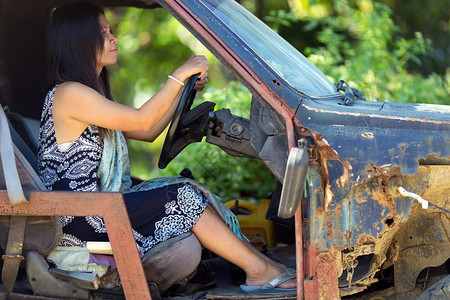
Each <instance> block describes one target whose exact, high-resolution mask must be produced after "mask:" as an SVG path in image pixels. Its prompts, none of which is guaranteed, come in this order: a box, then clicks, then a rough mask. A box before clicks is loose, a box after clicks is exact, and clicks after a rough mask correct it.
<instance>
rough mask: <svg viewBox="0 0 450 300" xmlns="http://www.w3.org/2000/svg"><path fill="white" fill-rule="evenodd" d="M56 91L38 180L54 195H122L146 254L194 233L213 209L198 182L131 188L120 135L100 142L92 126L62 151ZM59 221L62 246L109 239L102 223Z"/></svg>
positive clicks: (48, 107) (44, 125)
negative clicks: (55, 192)
mask: <svg viewBox="0 0 450 300" xmlns="http://www.w3.org/2000/svg"><path fill="white" fill-rule="evenodd" d="M57 87H58V86H55V87H54V88H53V89H52V90H51V91H49V93H48V94H47V96H46V98H45V102H44V107H43V111H42V117H41V128H40V133H39V151H38V161H39V176H40V178H41V180H42V181H43V182H44V184H45V186H46V187H47V188H48V189H49V190H72V191H81V192H88V191H111V192H117V191H120V192H123V193H124V200H125V205H126V207H127V210H128V214H129V216H130V220H131V225H132V227H133V233H134V237H135V239H136V242H137V243H138V244H139V246H140V247H141V250H143V251H144V252H146V251H148V250H149V249H151V248H152V247H153V246H155V245H156V244H158V243H159V242H162V241H165V240H167V239H168V238H170V237H172V236H175V235H178V234H181V233H184V232H186V231H189V230H191V229H192V227H193V226H194V225H195V223H196V222H197V220H198V218H199V217H200V215H201V214H202V213H203V211H204V210H205V208H206V206H207V205H208V199H207V196H205V195H204V193H202V190H201V189H199V188H198V186H196V183H194V184H188V183H186V182H185V181H183V180H177V179H175V178H173V179H171V178H167V179H164V178H160V179H154V180H149V181H146V182H143V183H141V184H139V185H138V186H134V187H133V186H131V177H130V168H129V161H128V153H127V149H126V143H125V139H124V137H123V134H122V133H121V132H118V131H110V132H109V133H108V135H107V136H106V137H105V138H103V139H101V138H100V135H99V130H98V128H97V126H95V125H89V126H88V127H87V128H86V129H85V130H84V131H83V133H82V134H81V135H80V137H79V138H78V139H77V140H75V141H73V142H72V143H71V144H70V145H69V146H68V147H66V149H63V150H61V149H60V147H58V144H57V142H56V137H55V129H54V123H53V116H52V103H53V95H54V93H55V91H56V89H57ZM203 191H204V190H203ZM60 218H61V223H62V225H63V238H62V241H61V244H60V245H62V246H86V242H87V241H107V240H108V236H107V232H106V228H105V224H104V222H103V219H102V218H99V217H73V216H61V217H60Z"/></svg>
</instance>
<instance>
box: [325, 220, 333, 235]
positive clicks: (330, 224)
mask: <svg viewBox="0 0 450 300" xmlns="http://www.w3.org/2000/svg"><path fill="white" fill-rule="evenodd" d="M326 225H327V237H328V238H330V239H332V238H333V236H334V232H333V227H334V226H333V222H332V221H329V220H327V221H326Z"/></svg>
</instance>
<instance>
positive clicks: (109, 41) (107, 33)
mask: <svg viewBox="0 0 450 300" xmlns="http://www.w3.org/2000/svg"><path fill="white" fill-rule="evenodd" d="M99 22H100V29H101V30H102V34H103V38H104V46H103V52H101V53H99V55H98V56H97V72H98V73H99V74H100V72H101V70H102V68H103V67H104V66H108V65H112V64H115V63H116V62H117V53H118V49H117V38H116V37H115V36H114V35H113V34H112V32H111V26H110V25H109V23H108V20H106V17H105V16H104V15H103V14H100V15H99Z"/></svg>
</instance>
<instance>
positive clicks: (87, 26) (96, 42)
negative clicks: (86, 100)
mask: <svg viewBox="0 0 450 300" xmlns="http://www.w3.org/2000/svg"><path fill="white" fill-rule="evenodd" d="M100 14H103V15H104V11H103V9H101V8H100V7H97V6H95V5H93V4H91V3H75V4H71V5H65V6H60V7H58V8H56V9H55V10H54V11H53V14H52V16H51V18H50V23H49V28H48V34H47V59H48V83H49V89H51V88H52V87H53V86H55V85H56V84H60V83H63V82H66V81H76V82H80V83H82V84H84V85H87V86H89V87H91V88H93V89H94V90H96V91H97V92H99V93H100V94H102V95H103V96H105V97H106V98H108V99H110V100H112V96H111V89H110V85H109V74H108V70H107V69H106V67H103V69H102V71H101V73H100V76H99V75H98V74H97V69H96V66H97V55H98V54H99V53H102V52H103V48H104V36H103V34H102V30H101V28H100V22H99V15H100ZM101 131H103V130H101Z"/></svg>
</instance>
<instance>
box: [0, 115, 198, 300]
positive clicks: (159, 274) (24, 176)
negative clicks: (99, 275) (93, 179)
mask: <svg viewBox="0 0 450 300" xmlns="http://www.w3.org/2000/svg"><path fill="white" fill-rule="evenodd" d="M2 114H3V110H1V112H0V115H2ZM3 115H4V114H3ZM8 117H9V118H10V119H11V120H13V121H11V122H10V124H9V126H6V128H5V126H1V128H0V130H7V131H9V132H10V136H11V140H12V144H13V149H14V156H15V161H16V165H17V168H16V169H17V171H18V174H19V178H20V181H21V187H22V188H23V191H24V195H25V196H26V197H27V198H28V197H29V196H30V195H31V194H32V192H31V191H32V190H45V188H44V187H43V184H42V182H41V181H40V180H39V178H38V176H37V173H36V169H37V157H36V150H37V147H36V148H35V149H33V144H32V143H33V141H35V142H36V141H37V135H38V131H36V128H38V127H39V126H38V125H39V121H37V120H32V119H27V118H22V117H21V116H20V115H17V114H11V113H8ZM3 122H6V121H3ZM11 123H13V124H14V126H12V125H11ZM0 124H1V123H0ZM5 124H6V123H3V124H2V125H5ZM15 128H19V130H20V131H21V134H19V133H18V132H17V131H16V130H15ZM33 128H34V130H33ZM30 129H31V130H30ZM30 133H31V134H32V135H31V136H27V137H26V139H24V138H22V136H24V135H28V134H30ZM4 139H5V138H3V135H2V136H1V139H0V148H1V147H2V146H3V144H5V143H6V144H7V143H8V142H7V140H4ZM30 145H31V147H30ZM35 145H36V146H37V144H36V143H35ZM3 156H4V155H3V153H2V162H4V161H5V160H4V157H3ZM3 165H4V164H1V166H2V167H1V168H0V195H1V193H2V192H3V193H4V194H5V191H1V190H4V189H7V191H8V192H9V190H10V184H8V181H7V179H6V178H5V176H4V173H6V172H3ZM41 194H44V193H41ZM45 194H46V195H48V196H49V197H48V198H53V197H51V196H55V195H58V196H60V198H62V199H60V200H63V198H64V197H69V195H72V198H73V197H74V196H78V195H80V194H82V195H83V198H93V196H94V195H97V197H95V198H98V199H96V200H95V201H102V199H103V198H117V194H119V193H71V192H62V193H60V192H45ZM113 194H114V195H115V196H116V197H112V196H111V195H113ZM119 195H120V194H119ZM41 196H43V195H41ZM0 198H1V197H0ZM37 198H38V199H41V201H43V203H42V204H45V203H46V201H50V202H52V201H53V199H52V200H48V199H46V200H43V199H45V197H37ZM69 198H70V197H69ZM78 198H80V197H79V196H78ZM120 198H122V197H121V195H120ZM10 200H11V197H10ZM85 200H86V199H85ZM38 201H39V200H38ZM55 201H56V200H55ZM67 201H74V200H70V199H66V200H64V202H65V203H66V204H67ZM88 201H89V202H86V203H92V202H95V201H90V200H88ZM105 201H110V200H105ZM111 201H112V200H111ZM0 202H1V201H0ZM31 202H32V201H30V203H25V204H19V205H18V206H17V207H24V206H30V205H31ZM34 202H35V201H34ZM119 202H120V199H119ZM60 204H61V203H60ZM121 204H122V208H120V209H118V211H119V213H118V214H120V210H121V209H122V210H123V209H124V208H125V205H124V204H123V198H122V199H121ZM58 205H59V204H58ZM108 205H110V206H114V207H116V204H108ZM5 206H7V204H5V203H0V211H1V212H0V246H1V248H2V249H3V251H4V252H5V255H4V258H5V264H4V265H5V266H6V265H10V266H9V267H6V269H5V268H4V269H3V272H2V278H3V284H4V286H5V290H6V291H7V292H11V291H12V289H13V287H14V282H15V279H16V276H17V271H11V269H17V268H18V266H19V264H20V263H21V260H22V259H23V255H25V254H27V253H28V254H27V262H26V265H27V272H28V271H29V269H32V270H31V272H32V274H37V276H35V277H38V278H35V277H33V278H28V281H29V283H30V286H31V287H32V289H33V291H34V292H35V293H37V294H41V295H44V296H53V297H71V298H81V299H86V297H89V291H88V290H87V289H86V288H84V287H82V288H79V287H77V286H74V284H70V286H69V285H67V284H69V283H68V282H67V281H63V280H59V279H57V278H55V277H54V276H53V275H50V276H49V272H48V265H47V264H46V262H45V260H44V259H43V257H45V256H46V255H48V254H49V253H50V252H51V251H52V250H53V249H54V248H55V247H56V245H57V244H58V243H59V240H60V237H61V224H60V222H59V218H58V217H57V215H65V214H67V215H83V214H82V213H81V214H80V212H78V214H75V213H66V211H64V213H65V214H64V213H61V209H60V207H59V206H56V207H55V211H54V212H52V211H47V212H46V214H48V215H50V216H46V217H40V216H28V217H27V216H26V215H30V214H32V213H30V212H23V211H21V213H22V214H24V215H25V216H11V215H12V214H13V213H11V212H14V214H15V213H16V212H15V210H16V209H15V207H14V206H12V207H11V208H8V209H3V210H2V207H5ZM41 206H42V205H41ZM44 206H45V205H44ZM62 206H64V204H62ZM75 206H76V205H75ZM93 206H95V204H93ZM98 206H100V208H101V207H104V206H103V205H101V204H100V205H98ZM119 206H120V205H119ZM64 209H69V205H65V208H64ZM64 209H63V210H64ZM71 209H72V210H73V208H71ZM93 209H97V211H101V212H97V213H98V214H96V215H99V216H103V215H101V213H106V214H107V212H103V211H102V210H100V209H99V207H94V208H93ZM25 210H26V208H25ZM31 210H32V209H31ZM49 210H51V209H49ZM69 210H70V209H69ZM57 211H58V212H59V213H58V212H57ZM8 212H10V213H8ZM89 212H90V213H91V211H89ZM92 213H96V212H95V211H93V212H92ZM121 214H122V215H125V216H121V217H126V218H128V215H127V214H126V209H125V212H122V213H121ZM116 215H117V214H116ZM103 217H104V218H105V224H106V225H107V219H110V221H109V223H112V222H111V217H109V216H103ZM116 219H117V220H115V222H116V223H118V224H113V225H110V227H114V228H112V229H111V228H108V235H109V238H110V241H111V245H112V246H113V252H114V257H115V259H116V263H117V266H118V271H119V275H120V276H121V282H122V286H123V289H124V292H125V296H126V297H127V299H133V298H135V299H143V298H150V295H149V293H148V292H146V291H145V290H147V291H148V286H147V282H146V281H145V285H146V287H145V288H141V287H142V282H143V281H142V278H141V275H142V273H141V272H140V270H139V267H140V268H141V269H142V265H143V266H144V269H145V270H144V272H143V273H144V275H145V276H146V277H147V280H148V281H152V282H154V283H156V285H157V286H158V288H159V290H160V292H161V291H165V290H166V289H167V288H168V287H170V286H171V285H172V284H174V283H182V282H186V281H187V279H188V278H189V277H190V276H192V274H193V273H195V270H196V268H197V266H198V264H199V263H200V260H201V246H200V243H199V242H198V240H197V238H196V237H195V236H194V235H193V234H192V233H190V232H189V233H186V234H184V235H180V236H177V237H174V238H172V239H169V240H167V241H166V242H163V243H160V244H159V245H158V246H157V247H154V249H151V251H149V252H147V253H146V254H145V255H144V256H143V258H142V263H141V261H140V260H139V265H140V266H139V267H136V261H134V262H133V258H134V256H133V255H130V251H131V252H133V245H130V244H131V243H127V242H126V240H127V238H126V237H127V236H126V235H128V237H131V238H132V234H130V233H131V227H130V224H129V219H128V220H127V222H128V223H127V224H120V223H121V220H120V218H119V217H116ZM124 222H125V221H124ZM17 223H18V224H19V225H17ZM125 223H126V222H125ZM25 224H26V225H25ZM107 227H108V225H107ZM127 227H128V229H129V232H127V233H126V234H123V233H122V232H121V233H120V234H117V233H116V231H123V230H127ZM25 228H26V229H25ZM110 231H111V232H110ZM21 232H23V233H21ZM124 235H125V238H124ZM20 236H23V237H24V238H23V247H18V246H17V245H21V244H22V242H21V240H22V239H21V238H20ZM9 237H11V239H10V240H9ZM133 242H134V239H133ZM125 244H126V245H125ZM11 245H13V246H11ZM117 245H120V247H118V246H117ZM134 247H135V246H134ZM126 249H127V250H126ZM130 249H131V250H130ZM134 254H136V255H137V251H135V253H134ZM11 265H12V267H11ZM22 265H23V263H22ZM30 265H31V266H30ZM121 266H122V267H121ZM33 272H34V273H33ZM28 275H30V274H28ZM72 275H73V274H72ZM122 275H124V276H122ZM130 276H131V277H130ZM28 277H30V276H28ZM31 277H32V276H31ZM71 281H72V282H73V283H75V284H77V283H81V282H83V280H79V278H78V279H77V278H76V276H75V279H74V280H71ZM58 284H60V285H58ZM79 285H80V284H79ZM81 285H82V284H81ZM140 285H141V286H140ZM92 288H96V286H95V284H94V285H92ZM131 289H132V290H133V291H131ZM67 293H68V294H67Z"/></svg>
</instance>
